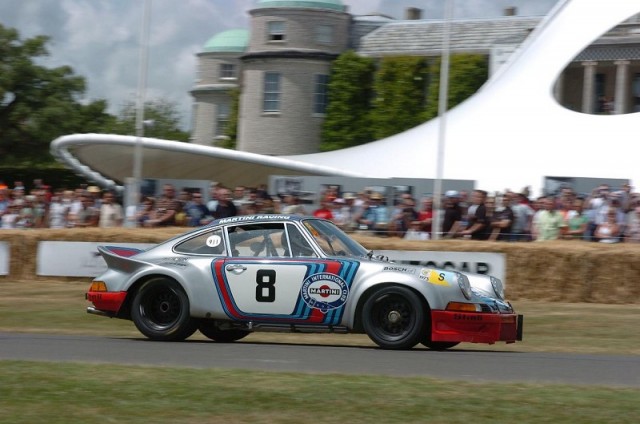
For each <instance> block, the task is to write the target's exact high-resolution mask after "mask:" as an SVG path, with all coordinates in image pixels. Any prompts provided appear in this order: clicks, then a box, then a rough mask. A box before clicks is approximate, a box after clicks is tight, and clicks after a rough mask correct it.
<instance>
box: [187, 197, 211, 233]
mask: <svg viewBox="0 0 640 424" xmlns="http://www.w3.org/2000/svg"><path fill="white" fill-rule="evenodd" d="M191 200H192V201H191V202H190V203H189V204H188V205H187V209H186V213H187V225H188V226H189V227H198V226H200V225H205V224H208V223H209V222H211V219H212V217H211V214H209V209H208V208H207V207H206V206H205V205H204V203H203V202H202V194H201V193H199V192H196V193H193V195H192V196H191Z"/></svg>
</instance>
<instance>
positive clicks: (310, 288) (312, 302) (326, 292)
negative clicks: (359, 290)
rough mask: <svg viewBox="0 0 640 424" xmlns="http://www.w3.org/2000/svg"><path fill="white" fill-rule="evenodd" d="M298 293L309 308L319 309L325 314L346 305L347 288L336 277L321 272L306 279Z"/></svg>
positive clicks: (341, 280) (342, 281)
mask: <svg viewBox="0 0 640 424" xmlns="http://www.w3.org/2000/svg"><path fill="white" fill-rule="evenodd" d="M300 292H301V294H302V299H303V300H304V302H305V303H306V304H307V305H308V306H309V307H310V308H315V309H320V311H322V312H323V313H326V312H327V311H329V310H330V309H336V308H340V307H341V306H343V305H344V304H345V303H346V301H347V297H348V296H349V287H348V286H347V283H346V282H345V281H344V280H343V279H342V278H340V277H338V276H337V275H335V274H329V273H327V272H322V273H319V274H313V275H310V276H309V277H307V278H306V279H305V280H304V283H303V284H302V289H300Z"/></svg>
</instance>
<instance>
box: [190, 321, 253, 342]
mask: <svg viewBox="0 0 640 424" xmlns="http://www.w3.org/2000/svg"><path fill="white" fill-rule="evenodd" d="M199 330H200V332H201V333H202V334H204V335H205V336H206V337H208V338H210V339H211V340H213V341H215V342H220V343H231V342H235V341H236V340H240V339H242V338H245V337H247V336H248V335H249V333H250V331H246V330H237V329H232V330H221V329H220V327H218V326H217V325H216V324H215V322H209V321H202V322H201V323H200V327H199Z"/></svg>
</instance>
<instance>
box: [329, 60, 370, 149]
mask: <svg viewBox="0 0 640 424" xmlns="http://www.w3.org/2000/svg"><path fill="white" fill-rule="evenodd" d="M374 70H375V67H374V63H373V60H371V59H369V58H365V57H361V56H358V55H357V54H356V53H355V52H353V51H347V52H345V53H343V54H342V55H341V56H340V57H339V58H338V59H337V60H336V61H335V62H334V64H333V67H332V70H331V80H330V82H329V93H328V94H329V104H328V106H327V112H326V116H325V120H324V124H323V128H322V141H321V143H320V150H322V151H328V150H335V149H342V148H345V147H351V146H357V145H359V144H363V143H367V142H369V141H372V140H373V135H372V133H371V123H370V121H369V109H370V102H371V98H372V94H373V74H374Z"/></svg>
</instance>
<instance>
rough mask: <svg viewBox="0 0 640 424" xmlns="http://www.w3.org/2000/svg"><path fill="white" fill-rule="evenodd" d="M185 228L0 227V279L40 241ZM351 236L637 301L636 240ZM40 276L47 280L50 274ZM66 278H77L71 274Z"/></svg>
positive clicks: (546, 285)
mask: <svg viewBox="0 0 640 424" xmlns="http://www.w3.org/2000/svg"><path fill="white" fill-rule="evenodd" d="M187 230H188V228H184V227H171V228H157V229H156V228H153V229H144V228H136V229H129V228H109V229H102V228H84V229H61V230H53V229H42V230H2V231H0V240H2V241H7V242H9V244H10V254H11V261H10V270H9V271H10V274H9V275H8V276H6V277H2V278H3V279H11V280H16V279H17V280H34V279H40V278H39V277H37V276H36V259H37V248H38V243H39V242H40V241H65V240H67V241H86V242H104V243H118V242H120V243H160V242H162V241H164V240H167V239H169V238H171V237H173V236H176V235H178V234H182V233H183V232H185V231H187ZM353 238H354V239H355V240H357V241H358V242H360V243H361V244H362V245H363V246H365V247H366V248H367V249H372V250H374V251H375V250H429V251H451V252H491V253H503V254H504V255H505V256H506V278H505V280H506V281H505V282H506V285H507V295H508V297H509V298H510V299H512V300H520V299H527V300H544V301H558V302H598V303H613V304H615V303H619V304H621V303H640V284H638V281H640V245H637V244H626V243H620V244H603V243H588V242H582V241H564V240H560V241H553V242H544V243H502V242H479V241H470V240H428V241H405V240H402V239H397V238H381V237H372V236H366V235H361V234H354V235H353ZM43 278H44V279H49V280H50V277H43ZM67 279H68V280H76V281H77V280H78V278H71V277H69V278H67ZM67 279H65V278H60V279H57V280H63V281H66V280H67ZM0 281H1V280H0Z"/></svg>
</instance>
